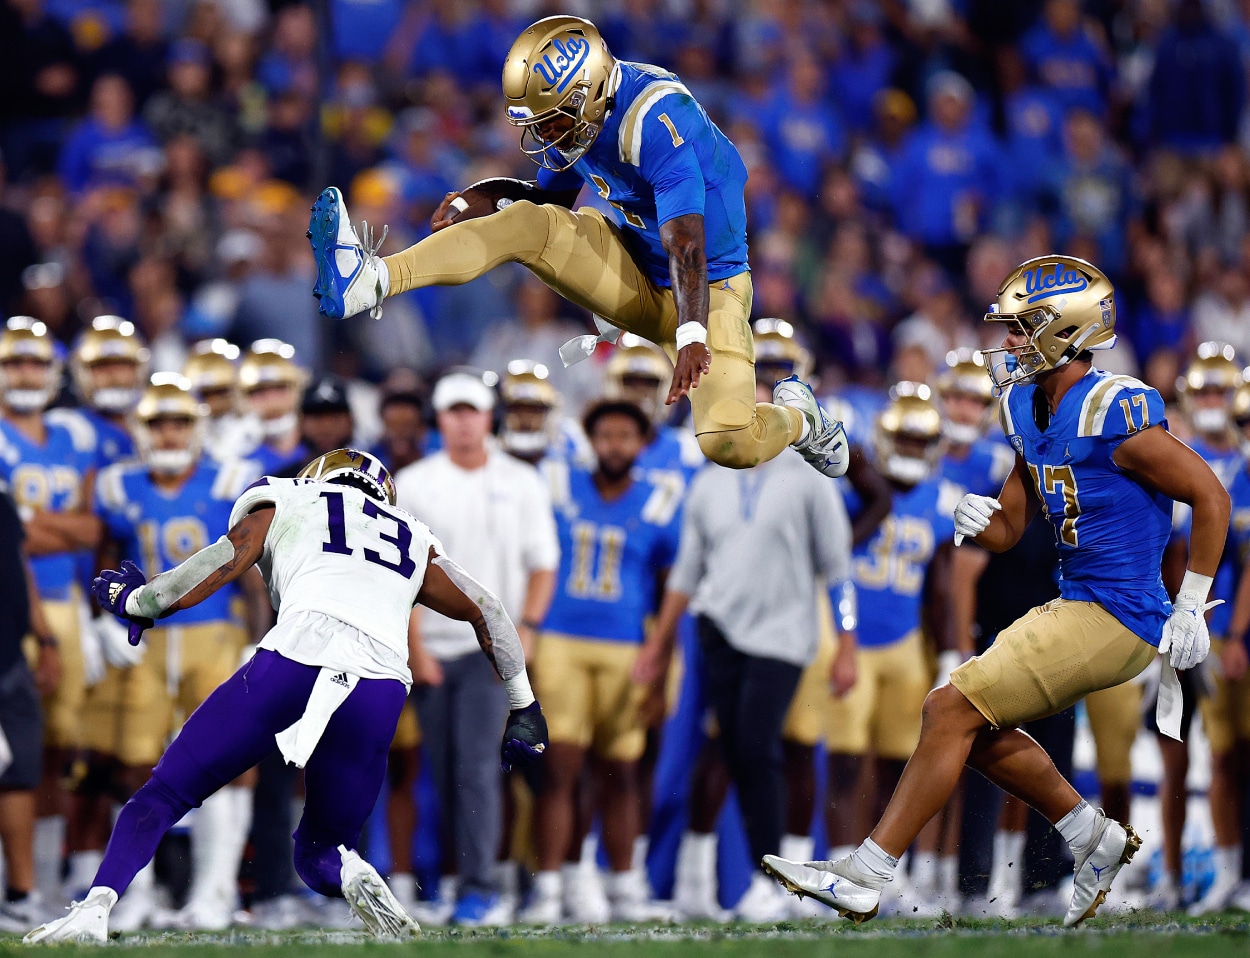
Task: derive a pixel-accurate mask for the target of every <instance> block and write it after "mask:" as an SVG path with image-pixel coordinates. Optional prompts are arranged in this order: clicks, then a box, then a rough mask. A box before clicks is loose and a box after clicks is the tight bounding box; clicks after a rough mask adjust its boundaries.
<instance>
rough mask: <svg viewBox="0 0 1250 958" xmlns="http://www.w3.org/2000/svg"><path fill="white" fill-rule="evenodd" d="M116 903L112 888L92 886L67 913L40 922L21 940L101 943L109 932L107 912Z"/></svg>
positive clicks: (29, 943) (49, 942)
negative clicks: (54, 919)
mask: <svg viewBox="0 0 1250 958" xmlns="http://www.w3.org/2000/svg"><path fill="white" fill-rule="evenodd" d="M116 904H117V892H115V891H113V889H111V888H93V889H91V892H90V893H89V894H88V895H87V897H86V898H84V899H83V900H82V901H76V902H74V903H73V904H72V905H70V906H69V914H68V915H66V916H65V917H64V918H58V919H57V920H56V921H50V922H48V923H47V924H45V925H40V926H39V927H38V928H36V929H35V930H34V931H32V932H30V933H29V934H28V935H27V936H26V937H25V938H23V939H22V943H23V944H26V945H36V944H47V945H51V944H59V943H63V942H76V943H77V944H81V945H103V944H104V943H105V942H107V941H108V936H109V912H110V911H112V910H113V906H114V905H116Z"/></svg>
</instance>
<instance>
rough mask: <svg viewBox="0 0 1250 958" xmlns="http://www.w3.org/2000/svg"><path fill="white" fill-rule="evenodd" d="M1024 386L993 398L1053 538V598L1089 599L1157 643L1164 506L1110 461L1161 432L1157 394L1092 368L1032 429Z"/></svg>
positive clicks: (1032, 394)
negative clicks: (1140, 437) (1134, 441)
mask: <svg viewBox="0 0 1250 958" xmlns="http://www.w3.org/2000/svg"><path fill="white" fill-rule="evenodd" d="M1035 401H1036V402H1037V403H1038V404H1039V405H1040V406H1041V407H1042V408H1043V409H1045V408H1046V407H1045V400H1044V398H1043V397H1042V396H1041V395H1040V394H1039V393H1038V390H1037V386H1035V385H1033V384H1032V383H1026V384H1020V385H1016V386H1009V387H1008V388H1007V389H1006V390H1005V391H1004V392H1003V395H1002V398H1001V400H1000V406H999V412H1000V415H1001V417H1002V424H1003V432H1004V433H1005V434H1006V436H1007V440H1008V442H1010V443H1011V445H1012V448H1014V449H1015V450H1016V452H1017V453H1019V454H1020V455H1021V456H1022V457H1023V458H1024V461H1025V464H1026V465H1027V466H1028V472H1029V477H1030V479H1031V481H1032V483H1033V488H1034V489H1035V490H1036V492H1037V496H1038V498H1039V499H1040V500H1041V502H1042V508H1043V510H1044V511H1045V514H1046V518H1047V520H1048V521H1049V522H1050V524H1051V526H1052V527H1053V529H1054V532H1055V543H1056V544H1057V545H1058V548H1059V571H1060V579H1059V594H1060V595H1061V596H1062V597H1063V598H1065V599H1075V600H1078V601H1085V602H1097V603H1099V604H1100V605H1102V606H1103V607H1104V608H1106V610H1107V611H1108V612H1110V613H1111V614H1112V615H1114V616H1115V617H1116V618H1117V619H1118V620H1119V621H1120V622H1121V623H1122V624H1123V625H1124V626H1125V627H1126V628H1127V629H1129V630H1130V631H1131V632H1133V633H1134V634H1135V635H1137V636H1138V637H1140V638H1141V639H1144V640H1145V641H1146V642H1149V643H1150V644H1151V645H1154V646H1157V645H1158V644H1159V640H1160V638H1161V637H1162V635H1163V623H1164V622H1165V621H1167V617H1168V616H1169V615H1170V614H1171V612H1172V603H1171V602H1170V601H1169V600H1168V595H1167V591H1166V590H1165V589H1164V587H1163V578H1162V576H1161V575H1160V571H1159V567H1160V564H1161V562H1162V560H1163V549H1164V547H1165V546H1166V545H1167V543H1168V539H1169V537H1170V536H1171V532H1172V500H1171V499H1169V498H1168V497H1167V496H1165V495H1163V494H1162V493H1159V492H1155V491H1154V490H1151V489H1147V488H1146V487H1144V486H1142V485H1140V484H1139V483H1137V482H1135V481H1134V480H1133V479H1131V478H1130V477H1129V476H1128V475H1127V474H1125V472H1124V471H1123V470H1122V469H1120V467H1119V466H1117V465H1116V464H1115V461H1114V459H1113V458H1112V456H1113V455H1114V454H1115V451H1116V449H1117V448H1119V445H1120V443H1122V442H1124V440H1126V439H1128V438H1129V437H1130V436H1133V435H1135V434H1137V433H1138V432H1141V431H1142V430H1143V429H1148V428H1150V427H1151V426H1162V427H1163V428H1165V429H1166V428H1167V419H1166V417H1165V414H1164V408H1163V399H1162V397H1161V396H1160V395H1159V393H1158V392H1157V391H1156V390H1154V389H1152V388H1151V387H1149V386H1147V385H1146V384H1145V383H1142V382H1139V381H1138V380H1136V379H1133V378H1132V377H1130V376H1119V375H1113V374H1112V373H1108V372H1104V371H1103V370H1100V369H1093V368H1091V369H1090V371H1089V372H1088V373H1086V374H1085V376H1084V377H1083V378H1082V379H1081V380H1080V381H1079V382H1077V383H1076V384H1074V385H1073V386H1072V388H1071V389H1069V390H1068V392H1067V393H1065V394H1064V396H1063V398H1062V399H1061V400H1060V401H1059V408H1058V409H1057V410H1056V411H1055V413H1054V414H1053V415H1052V416H1051V417H1050V421H1049V423H1047V425H1046V428H1045V429H1042V428H1039V426H1038V423H1037V420H1036V418H1035V413H1034V403H1035Z"/></svg>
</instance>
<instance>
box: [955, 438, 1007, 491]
mask: <svg viewBox="0 0 1250 958" xmlns="http://www.w3.org/2000/svg"><path fill="white" fill-rule="evenodd" d="M1015 462H1016V454H1015V453H1014V452H1012V451H1011V447H1010V446H1006V445H1004V444H1003V443H1001V442H991V441H990V440H988V439H978V440H977V441H976V442H974V443H973V444H972V445H971V446H969V447H967V453H966V454H965V455H964V457H963V458H962V459H956V458H955V457H954V456H952V455H950V454H949V453H948V454H947V455H945V456H943V457H942V461H941V463H939V464H938V471H939V473H940V474H941V476H942V478H943V479H945V480H946V481H947V482H949V483H950V484H951V485H954V486H958V487H959V489H960V495H961V496H962V495H963V494H964V493H967V492H970V493H972V494H973V495H976V496H992V497H993V498H995V499H997V498H998V494H999V493H1000V492H1001V491H1002V489H1003V480H1004V479H1006V478H1007V476H1008V474H1009V473H1010V472H1011V467H1012V466H1013V465H1015Z"/></svg>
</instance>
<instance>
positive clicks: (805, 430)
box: [792, 416, 812, 445]
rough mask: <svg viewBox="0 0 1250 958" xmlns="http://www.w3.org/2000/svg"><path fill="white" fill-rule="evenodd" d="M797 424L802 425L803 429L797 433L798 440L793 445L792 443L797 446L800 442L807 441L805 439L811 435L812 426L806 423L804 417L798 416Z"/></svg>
mask: <svg viewBox="0 0 1250 958" xmlns="http://www.w3.org/2000/svg"><path fill="white" fill-rule="evenodd" d="M799 422H800V423H801V424H802V426H803V429H802V431H801V432H800V433H799V438H798V440H797V441H796V442H795V443H793V444H792V445H798V444H799V443H800V442H806V441H807V437H808V436H810V435H811V434H812V424H811V423H809V422H808V421H807V417H806V416H800V417H799Z"/></svg>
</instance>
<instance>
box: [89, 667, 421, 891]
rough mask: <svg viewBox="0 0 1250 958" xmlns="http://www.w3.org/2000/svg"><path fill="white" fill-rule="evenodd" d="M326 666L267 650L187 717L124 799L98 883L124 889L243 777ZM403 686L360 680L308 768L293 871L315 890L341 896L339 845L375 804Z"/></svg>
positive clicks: (350, 839) (292, 718)
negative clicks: (163, 843)
mask: <svg viewBox="0 0 1250 958" xmlns="http://www.w3.org/2000/svg"><path fill="white" fill-rule="evenodd" d="M318 672H320V669H318V668H317V667H315V666H311V665H301V664H300V663H298V662H293V661H291V660H290V659H287V658H283V657H282V656H281V655H279V654H278V653H277V652H272V651H269V650H268V649H261V650H260V651H258V652H257V653H256V655H255V657H254V658H253V659H252V660H251V661H250V662H248V663H246V664H245V665H244V666H243V667H242V668H240V669H239V671H237V672H235V673H234V675H232V676H231V677H230V678H229V679H228V680H226V681H225V682H223V683H222V684H221V685H220V686H219V687H218V688H217V689H216V691H214V692H213V694H212V695H210V696H209V697H208V698H207V699H206V700H205V701H204V704H202V705H201V706H200V707H199V708H198V709H196V710H195V712H194V713H192V715H191V717H190V718H188V719H187V722H186V724H185V725H184V726H183V727H182V731H181V732H179V733H178V737H177V738H175V739H174V741H173V742H172V743H171V744H170V746H169V748H168V750H167V751H166V752H165V754H164V756H162V758H161V760H160V763H159V764H158V765H157V766H156V769H155V770H154V771H153V772H152V778H151V779H150V780H149V781H148V783H147V784H146V785H144V786H143V787H142V788H141V789H139V791H137V792H136V793H135V794H134V796H133V797H132V798H131V799H130V801H128V802H127V803H126V806H125V807H124V808H123V809H122V811H121V814H120V815H119V816H118V818H117V824H116V825H115V826H114V828H113V834H112V836H111V837H110V838H109V843H108V848H107V850H106V851H105V853H104V861H103V862H102V863H101V865H100V870H99V871H98V872H96V877H95V884H96V885H103V886H105V887H107V888H112V889H113V890H114V891H115V892H117V894H118V895H119V896H120V895H121V894H123V893H124V892H125V891H126V889H127V887H129V885H130V882H131V881H132V880H133V879H134V877H135V874H136V873H137V872H138V871H139V869H141V868H143V866H144V865H146V864H147V863H148V862H149V861H151V860H152V856H153V855H154V854H155V853H156V846H157V845H158V844H159V843H160V840H161V838H162V837H163V836H164V834H165V833H166V832H167V831H168V830H169V829H170V828H171V827H172V826H173V825H174V823H175V822H177V821H178V820H179V819H180V818H182V816H183V815H185V814H186V813H187V811H188V809H191V808H195V807H197V806H198V805H199V804H200V803H201V802H203V801H204V799H206V798H208V796H210V795H212V794H213V793H214V792H215V791H217V789H219V788H221V787H222V786H223V785H227V784H229V783H230V782H232V781H234V779H236V778H238V777H239V776H240V775H242V774H243V773H244V772H246V771H247V770H248V769H249V768H251V767H252V766H253V765H255V764H256V763H257V762H259V761H260V760H261V759H262V758H264V757H265V756H266V755H268V754H269V753H270V752H272V751H273V750H274V749H275V748H276V747H277V746H276V744H275V743H274V736H275V735H276V734H277V733H278V732H281V731H282V730H283V729H285V728H287V727H288V726H290V725H292V724H294V723H295V722H296V721H297V720H298V719H299V718H300V716H301V715H303V714H304V706H305V705H306V704H307V702H308V695H309V693H310V692H311V691H312V687H313V682H314V680H315V679H316V678H317V674H318ZM405 696H406V691H405V689H404V685H403V683H402V682H399V681H398V680H395V679H361V680H360V681H359V682H358V683H357V685H356V688H355V689H353V690H352V693H351V694H350V695H349V696H348V697H347V699H346V701H344V702H343V704H342V705H340V706H339V707H338V709H337V710H336V711H335V713H334V715H333V716H332V717H331V719H330V723H329V725H327V726H326V730H325V733H324V734H323V735H322V737H321V741H319V742H318V743H317V748H316V750H315V751H314V752H313V754H312V757H311V758H310V759H309V760H308V765H307V766H306V768H305V769H304V781H305V803H304V816H303V818H301V819H300V823H299V827H298V828H296V830H295V870H296V872H297V873H298V874H299V876H300V878H302V879H303V880H304V882H305V883H306V884H307V885H308V887H309V888H311V889H313V890H314V891H317V892H320V893H321V894H322V895H328V896H338V897H341V896H342V891H341V888H340V881H339V872H340V870H341V865H342V862H341V859H340V856H339V852H338V846H339V845H344V846H346V847H347V848H349V849H355V848H356V844H357V842H358V841H359V840H360V830H361V828H362V827H363V826H364V823H365V819H366V818H368V817H369V813H370V812H371V811H372V810H373V806H374V803H375V802H376V801H377V797H378V792H379V791H380V790H381V788H382V779H383V777H384V776H385V774H386V755H387V751H388V750H389V749H390V745H391V739H392V738H394V736H395V725H396V723H397V722H398V721H399V712H400V709H401V708H402V707H403V704H404V698H405Z"/></svg>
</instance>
